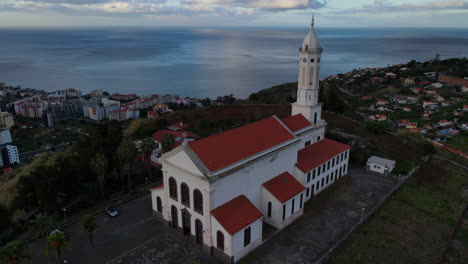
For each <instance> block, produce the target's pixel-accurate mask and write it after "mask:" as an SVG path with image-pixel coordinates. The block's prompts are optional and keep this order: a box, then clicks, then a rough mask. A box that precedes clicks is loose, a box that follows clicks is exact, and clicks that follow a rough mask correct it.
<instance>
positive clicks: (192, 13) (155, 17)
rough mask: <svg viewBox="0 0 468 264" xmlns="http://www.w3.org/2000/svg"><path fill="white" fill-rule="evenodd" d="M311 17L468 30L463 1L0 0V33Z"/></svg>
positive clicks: (341, 23) (269, 22)
mask: <svg viewBox="0 0 468 264" xmlns="http://www.w3.org/2000/svg"><path fill="white" fill-rule="evenodd" d="M312 13H314V14H315V18H316V24H318V25H320V26H322V27H453V28H468V19H467V18H468V1H464V0H0V28H16V27H26V28H36V27H109V26H177V27H193V26H201V27H212V26H221V27H229V26H231V27H237V26H240V27H243V26H258V27H270V26H271V27H297V26H300V27H304V26H305V25H307V24H308V22H309V21H310V17H311V15H312ZM306 21H307V22H306Z"/></svg>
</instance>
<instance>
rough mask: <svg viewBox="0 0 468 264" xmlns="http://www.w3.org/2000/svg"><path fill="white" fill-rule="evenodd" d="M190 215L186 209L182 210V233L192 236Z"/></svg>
mask: <svg viewBox="0 0 468 264" xmlns="http://www.w3.org/2000/svg"><path fill="white" fill-rule="evenodd" d="M190 217H191V215H190V213H189V212H188V211H187V210H186V209H182V231H183V232H184V235H186V236H190V230H191V223H190Z"/></svg>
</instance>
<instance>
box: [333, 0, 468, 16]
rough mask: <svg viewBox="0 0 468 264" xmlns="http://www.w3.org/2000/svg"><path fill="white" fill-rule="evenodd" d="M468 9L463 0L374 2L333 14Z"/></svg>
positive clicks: (378, 0)
mask: <svg viewBox="0 0 468 264" xmlns="http://www.w3.org/2000/svg"><path fill="white" fill-rule="evenodd" d="M461 9H468V2H467V1H463V0H437V1H428V2H422V3H416V4H399V5H394V4H391V3H389V1H387V0H374V3H373V4H372V5H364V6H362V7H359V8H353V9H344V10H340V11H335V12H332V13H335V14H358V13H392V12H421V11H443V10H461Z"/></svg>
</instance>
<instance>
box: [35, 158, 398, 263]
mask: <svg viewBox="0 0 468 264" xmlns="http://www.w3.org/2000/svg"><path fill="white" fill-rule="evenodd" d="M394 186H395V181H394V180H392V179H390V178H388V177H383V176H376V175H372V174H368V173H366V172H365V171H364V170H363V169H361V168H356V167H354V166H350V168H349V175H348V176H347V177H345V178H343V179H341V180H340V181H339V182H338V183H336V184H334V186H332V187H330V188H329V189H327V190H325V191H324V192H322V193H321V194H319V195H318V196H316V197H314V198H313V200H311V201H310V202H308V203H307V204H306V206H305V213H304V216H303V217H301V218H300V219H298V220H297V221H296V222H294V223H293V224H291V225H290V226H288V227H287V228H286V229H284V230H282V231H280V232H279V233H277V234H276V235H274V236H272V237H270V238H269V239H268V240H267V241H266V242H264V243H263V244H262V245H261V246H260V247H259V248H257V249H256V250H254V251H253V252H252V253H251V254H249V255H248V256H247V257H245V258H244V259H242V260H241V261H240V262H241V263H304V264H306V263H315V262H316V261H317V260H318V259H319V258H320V257H321V256H323V255H324V254H325V253H326V252H327V251H328V250H329V249H330V248H331V247H332V246H333V245H334V244H335V243H336V242H337V241H338V240H339V239H340V238H341V237H342V236H343V235H344V234H346V233H347V232H348V231H349V230H350V229H351V228H352V227H353V226H354V225H355V224H356V223H358V222H359V221H360V219H361V214H362V212H363V209H362V208H365V209H364V213H366V212H367V211H369V210H370V209H371V208H372V207H374V206H375V205H376V204H377V203H378V202H379V201H380V200H381V199H382V198H383V197H384V196H385V195H386V194H388V193H389V192H390V191H391V190H392V188H393V187H394ZM117 209H118V210H119V211H120V213H121V215H120V216H118V217H116V218H110V217H108V216H107V215H105V214H99V215H98V230H97V232H96V234H95V247H94V248H93V247H92V246H91V244H90V243H89V241H88V236H87V233H85V232H83V231H82V230H81V228H80V226H79V224H75V225H71V226H69V227H67V228H65V229H64V230H63V231H65V232H66V233H67V234H68V235H70V236H71V237H72V248H71V250H69V251H65V256H64V258H65V259H66V260H67V261H68V263H103V264H106V263H108V264H157V263H164V264H171V263H174V264H175V263H189V262H190V261H191V260H199V263H217V261H216V260H214V259H213V258H211V257H209V256H207V255H206V254H204V253H202V252H201V250H200V247H199V246H198V245H196V244H195V242H194V241H193V240H190V239H187V238H186V237H184V236H183V235H182V234H181V233H179V232H177V231H174V230H172V229H169V228H168V227H167V226H166V225H163V224H161V223H160V222H158V221H157V220H156V219H155V217H154V216H153V215H152V212H151V197H150V195H149V194H148V195H145V196H142V197H140V198H137V199H135V200H133V201H130V202H128V203H126V204H124V205H122V206H120V207H118V208H117ZM44 246H45V242H44V240H37V241H34V242H33V243H31V245H30V251H31V252H30V254H31V255H32V257H33V258H32V259H31V260H30V261H29V262H26V263H34V264H36V263H38V264H42V263H44V264H48V263H56V262H55V259H54V258H53V257H46V256H44Z"/></svg>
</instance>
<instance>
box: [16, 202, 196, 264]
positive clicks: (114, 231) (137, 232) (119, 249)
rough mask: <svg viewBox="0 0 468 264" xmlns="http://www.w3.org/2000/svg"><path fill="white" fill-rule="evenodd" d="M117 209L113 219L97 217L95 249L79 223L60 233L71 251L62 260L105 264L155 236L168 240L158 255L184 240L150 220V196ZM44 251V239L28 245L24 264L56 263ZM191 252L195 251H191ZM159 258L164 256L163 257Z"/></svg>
mask: <svg viewBox="0 0 468 264" xmlns="http://www.w3.org/2000/svg"><path fill="white" fill-rule="evenodd" d="M117 210H118V211H119V212H120V215H119V216H118V217H115V218H111V217H109V216H107V215H106V214H104V213H101V214H98V215H97V224H98V228H97V230H96V233H95V235H94V244H95V248H93V247H92V246H91V243H90V241H89V239H88V234H87V233H86V232H84V231H82V230H81V227H80V225H79V224H73V225H71V226H69V227H66V228H64V229H63V230H62V231H64V232H65V233H66V234H67V235H69V236H71V238H72V246H71V249H70V250H65V252H64V259H66V260H67V261H68V263H80V264H81V263H108V262H110V261H112V260H114V259H115V258H116V257H117V256H120V255H124V254H125V253H127V252H129V250H131V249H133V248H135V247H137V246H139V245H142V244H144V243H145V242H148V241H151V240H152V241H155V238H158V237H159V238H163V237H166V238H169V240H168V239H165V240H164V241H165V242H164V243H162V244H160V246H159V247H158V248H159V250H161V252H166V251H167V250H166V249H164V247H163V244H168V245H167V246H166V248H169V249H171V248H172V247H171V246H170V245H171V243H172V245H174V244H175V242H177V241H179V240H180V241H183V242H185V240H186V239H185V238H184V237H179V236H177V235H178V234H175V236H173V235H169V233H171V232H174V231H172V230H170V229H169V228H167V227H166V226H163V225H162V224H161V223H160V222H158V221H157V220H156V219H155V218H154V216H153V215H152V210H151V196H150V194H147V195H144V196H142V197H139V198H137V199H135V200H132V201H130V202H128V203H126V204H123V205H121V206H119V207H117ZM168 232H169V233H168ZM180 236H181V235H180ZM156 240H158V239H156ZM44 249H45V240H44V239H41V240H36V241H34V242H32V243H30V245H29V252H28V253H29V254H30V255H31V257H32V258H31V260H29V261H27V262H25V263H31V264H33V263H34V264H42V263H44V264H49V263H56V261H55V259H54V257H53V255H52V256H50V257H47V256H45V254H44ZM174 252H177V251H172V252H167V254H170V255H172V254H174ZM193 252H197V251H196V250H193ZM160 255H161V254H160ZM163 257H165V255H164V254H163ZM173 259H176V258H173ZM116 263H120V262H116ZM125 263H130V262H125ZM168 263H177V262H168Z"/></svg>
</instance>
